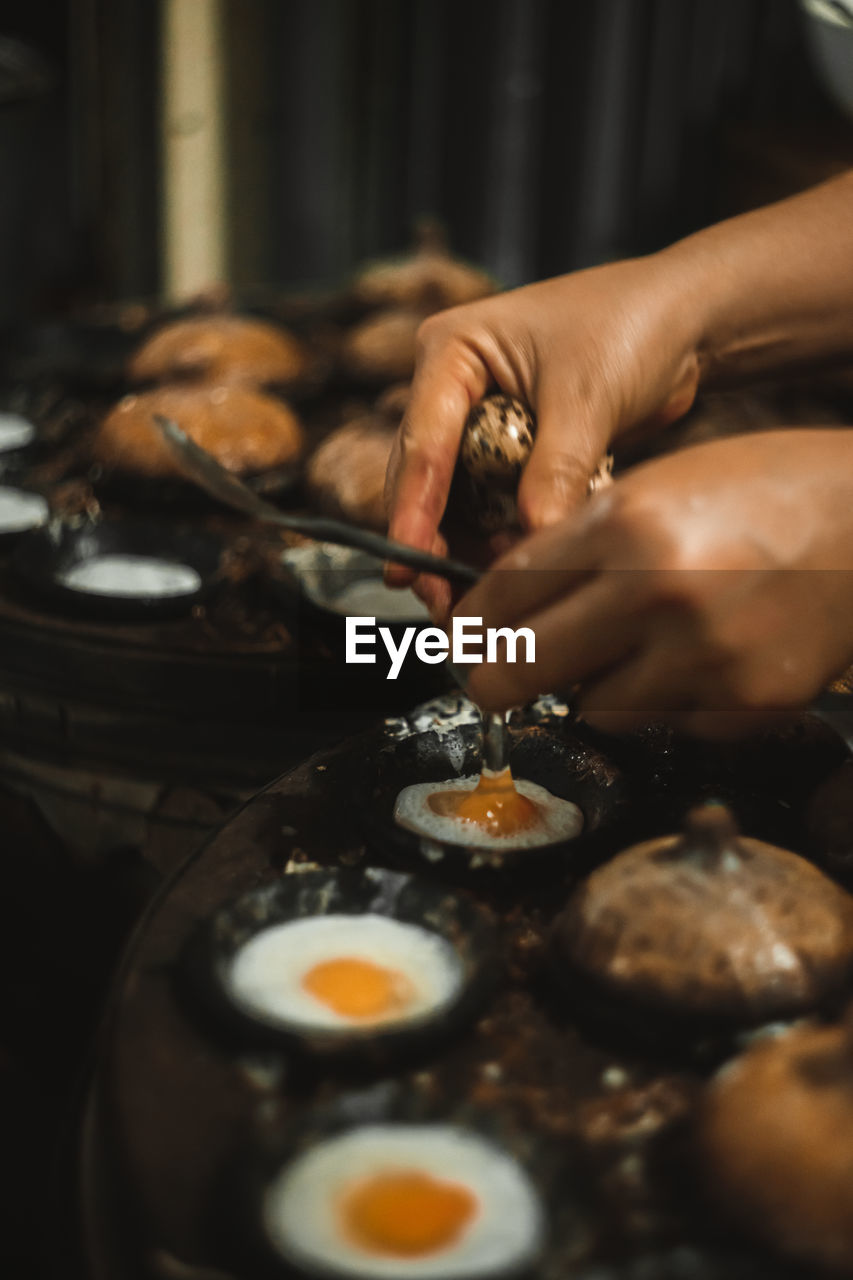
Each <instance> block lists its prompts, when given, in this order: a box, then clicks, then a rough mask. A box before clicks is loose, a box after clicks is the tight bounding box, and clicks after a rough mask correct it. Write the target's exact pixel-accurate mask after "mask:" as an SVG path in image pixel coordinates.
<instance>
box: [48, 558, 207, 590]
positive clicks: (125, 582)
mask: <svg viewBox="0 0 853 1280" xmlns="http://www.w3.org/2000/svg"><path fill="white" fill-rule="evenodd" d="M59 582H60V583H61V584H62V586H64V587H69V588H70V589H71V590H72V591H87V592H90V593H91V594H93V595H102V596H125V597H133V596H148V597H155V596H156V597H158V598H165V597H167V596H184V595H191V594H192V593H193V592H195V591H198V589H199V587H200V586H201V578H200V577H199V575H198V574H197V573H196V571H195V569H191V568H190V566H189V565H187V564H179V563H177V562H176V561H172V560H157V559H155V558H153V557H151V556H135V555H102V556H91V557H89V558H88V559H86V560H81V561H80V562H79V563H78V564H75V565H73V566H72V567H71V568H70V569H66V570H65V571H64V572H63V573H61V574H60V575H59Z"/></svg>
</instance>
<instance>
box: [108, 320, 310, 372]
mask: <svg viewBox="0 0 853 1280" xmlns="http://www.w3.org/2000/svg"><path fill="white" fill-rule="evenodd" d="M310 359H311V358H310V353H309V351H308V349H307V348H306V346H305V345H304V343H302V342H300V340H299V339H298V338H295V337H294V336H293V334H291V333H287V332H286V331H285V330H284V329H279V328H277V327H276V326H275V325H271V324H267V323H266V322H265V321H263V320H251V319H248V318H246V317H244V316H232V315H207V316H190V317H188V318H186V319H184V320H173V321H172V322H171V323H170V324H166V325H164V326H163V328H162V329H158V330H157V332H156V333H154V334H152V335H151V337H150V338H148V340H147V341H146V342H143V343H142V345H141V346H140V347H139V348H138V349H137V350H136V351H135V352H134V354H133V355H132V356H131V359H130V362H129V364H128V376H129V378H130V379H131V381H132V382H135V383H146V382H172V381H176V380H181V381H184V380H199V381H204V382H211V383H216V384H217V385H221V384H223V383H236V384H239V385H241V386H268V385H276V386H291V385H292V384H293V383H296V382H298V381H299V380H300V378H303V377H304V376H305V374H306V372H307V371H308V369H309V366H310Z"/></svg>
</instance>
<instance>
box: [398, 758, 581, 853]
mask: <svg viewBox="0 0 853 1280" xmlns="http://www.w3.org/2000/svg"><path fill="white" fill-rule="evenodd" d="M394 819H395V821H396V822H397V823H398V824H399V825H400V826H402V827H406V829H407V830H409V831H413V832H415V834H416V835H420V836H425V837H427V838H428V839H430V840H436V841H439V842H445V843H449V844H457V845H460V844H461V845H470V846H471V847H472V848H476V849H496V850H498V849H525V848H529V849H535V848H537V847H538V846H540V845H546V844H556V843H557V842H559V841H563V840H571V839H573V838H574V837H575V836H577V835H579V833H580V832H581V830H582V829H583V822H584V818H583V813H582V812H581V810H580V809H579V808H578V806H577V805H576V804H573V803H572V802H571V801H570V800H562V799H561V798H560V797H559V796H555V795H552V794H551V792H550V791H546V789H545V788H544V787H540V786H539V785H538V783H535V782H529V781H528V780H527V779H526V778H521V779H519V780H518V781H514V779H513V777H512V774H511V773H510V771H509V769H505V770H503V772H501V773H494V772H492V771H491V770H490V769H484V770H483V772H482V774H481V775H480V777H479V778H477V777H467V778H451V779H450V780H449V781H448V782H418V783H415V784H414V785H412V786H409V787H405V788H404V789H403V790H402V791H401V792H400V794H399V796H398V797H397V804H396V806H395V809H394Z"/></svg>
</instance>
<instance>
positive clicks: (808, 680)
mask: <svg viewBox="0 0 853 1280" xmlns="http://www.w3.org/2000/svg"><path fill="white" fill-rule="evenodd" d="M456 612H457V613H458V614H460V615H464V616H473V617H482V619H483V624H484V626H487V627H507V626H508V627H512V628H517V627H520V626H527V627H531V628H532V629H533V630H534V632H535V635H536V664H535V666H534V665H531V666H528V665H526V664H523V663H516V664H514V665H512V664H508V663H506V662H497V663H489V664H483V665H481V666H474V667H472V668H471V677H470V684H469V692H470V694H471V697H472V698H474V699H475V701H477V702H478V703H479V704H480V705H481V706H483V707H484V708H485V709H487V710H497V709H501V708H505V707H509V706H514V705H517V704H519V703H522V702H525V701H527V700H528V699H529V698H531V697H532V696H534V695H536V694H537V693H540V692H542V691H546V690H552V689H565V688H568V687H570V686H572V685H578V686H579V696H578V708H579V710H580V712H581V714H582V715H583V716H584V718H585V719H586V720H588V721H589V722H590V723H592V724H595V725H597V726H599V727H600V728H602V729H607V730H611V731H617V732H618V731H624V730H628V729H630V728H633V727H636V726H637V725H640V724H642V723H647V722H649V721H652V720H665V721H667V722H669V723H670V724H672V725H673V726H674V727H676V728H679V729H683V730H685V731H687V732H689V733H693V734H696V735H697V736H700V737H708V738H726V737H734V736H739V735H742V734H745V733H749V732H750V731H752V730H755V729H757V728H758V727H760V726H762V725H764V724H768V723H770V722H772V721H773V720H775V719H778V718H780V717H782V716H785V715H788V714H790V713H791V712H793V711H794V710H795V709H798V708H800V707H802V706H803V705H804V704H806V703H807V702H808V701H809V700H810V699H811V698H812V697H814V695H815V694H816V693H817V692H818V691H819V690H820V689H821V688H823V687H824V686H825V684H826V683H827V682H828V681H829V680H831V679H832V678H833V677H834V676H836V675H837V674H839V673H840V672H841V671H842V670H843V669H844V668H845V667H846V666H847V665H848V664H849V663H850V662H851V661H853V429H841V430H819V429H814V430H791V431H774V432H767V433H764V434H758V435H754V436H745V437H739V438H736V439H730V440H724V441H717V442H714V443H711V444H705V445H699V446H697V447H695V448H692V449H686V450H684V451H682V452H680V453H675V454H672V455H670V456H668V457H665V458H661V459H657V460H655V461H653V462H649V463H646V464H645V465H643V466H640V467H637V468H636V469H635V470H634V471H632V472H629V473H628V474H626V475H625V476H624V477H623V478H621V479H620V480H618V481H617V482H616V484H615V485H614V486H613V487H612V488H611V489H609V490H608V491H606V492H605V493H604V494H602V495H600V496H599V497H598V498H596V499H594V500H593V501H591V502H590V503H589V505H588V507H586V508H585V509H584V510H583V511H582V512H580V513H579V514H577V515H575V516H574V517H573V518H569V519H568V520H565V521H563V522H562V523H560V524H559V525H557V526H554V527H552V528H549V529H546V530H542V531H540V532H538V533H536V534H534V535H532V536H531V537H529V538H527V539H525V540H524V541H523V542H520V543H519V544H518V545H517V546H516V547H515V548H513V550H512V551H511V552H509V554H508V555H506V556H505V557H504V558H503V559H502V560H501V561H499V562H498V563H497V564H496V565H495V567H494V568H493V569H492V570H491V572H489V573H488V574H487V575H486V576H485V577H484V578H483V580H482V581H481V582H480V583H478V584H477V585H476V586H475V587H474V588H473V589H472V590H471V591H470V592H469V593H468V594H467V596H466V597H465V598H464V599H463V600H462V602H461V603H460V605H459V607H458V609H457V611H456ZM520 648H521V652H522V653H523V646H521V647H520Z"/></svg>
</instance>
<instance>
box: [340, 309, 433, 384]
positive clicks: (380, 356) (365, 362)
mask: <svg viewBox="0 0 853 1280" xmlns="http://www.w3.org/2000/svg"><path fill="white" fill-rule="evenodd" d="M423 319H424V312H423V311H411V310H409V309H406V308H394V309H393V310H390V311H379V312H377V313H376V314H375V315H371V316H368V317H367V318H366V319H365V320H362V321H360V323H359V324H357V325H354V326H353V328H352V329H350V330H349V332H348V333H347V334H346V336H345V337H344V340H343V344H342V347H341V360H342V363H343V366H344V369H345V370H346V372H347V373H348V374H350V376H351V377H353V378H356V379H358V380H359V381H360V382H373V383H382V382H404V381H406V380H407V379H409V378H411V376H412V374H413V373H414V371H415V353H416V349H417V333H418V329H419V328H420V325H421V321H422V320H423Z"/></svg>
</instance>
